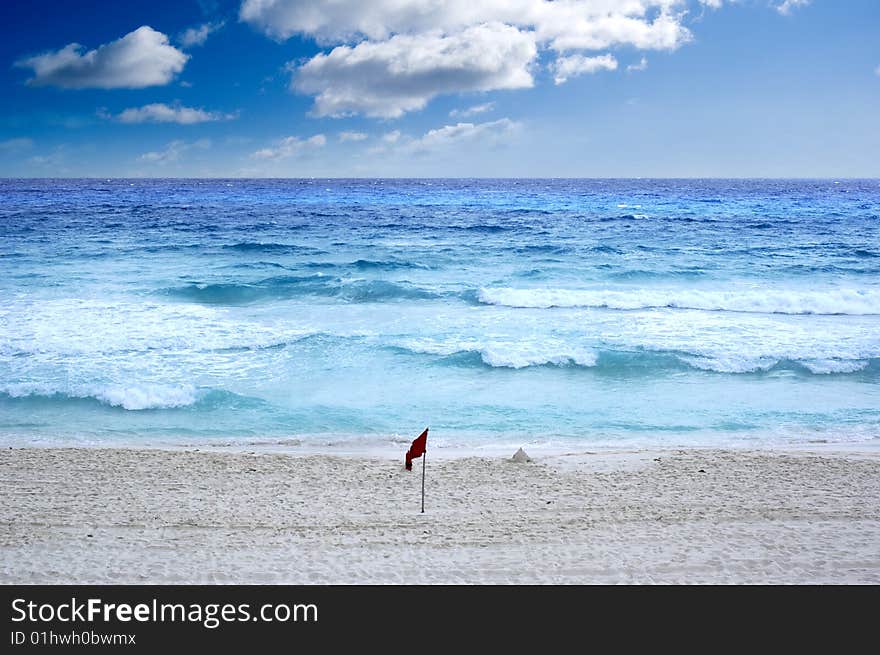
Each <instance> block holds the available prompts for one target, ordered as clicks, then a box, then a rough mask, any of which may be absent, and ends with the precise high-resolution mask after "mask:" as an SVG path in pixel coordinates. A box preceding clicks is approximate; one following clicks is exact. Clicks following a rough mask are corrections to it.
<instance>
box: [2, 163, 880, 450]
mask: <svg viewBox="0 0 880 655" xmlns="http://www.w3.org/2000/svg"><path fill="white" fill-rule="evenodd" d="M0 199H2V202H0V235H2V239H0V273H2V275H0V439H2V442H3V443H9V444H14V443H16V444H17V443H83V442H87V443H91V442H99V443H111V442H112V443H117V442H124V443H191V442H194V441H203V440H211V441H212V442H214V443H219V442H235V443H238V442H262V441H268V442H282V443H296V442H300V443H303V444H312V445H318V446H321V447H323V445H326V444H333V445H335V444H340V443H341V444H346V445H365V446H370V445H377V444H382V443H386V442H388V441H389V440H397V439H406V438H408V437H410V436H411V435H412V434H414V433H415V434H417V433H418V431H420V430H421V428H422V427H424V426H425V425H430V426H431V427H432V435H433V436H434V439H435V445H445V446H462V447H468V448H472V447H483V446H486V447H489V446H496V445H497V446H499V447H502V446H503V447H507V446H508V445H513V444H521V443H530V444H533V446H537V445H538V444H540V445H547V446H551V447H552V446H557V447H569V446H572V445H574V444H576V443H577V444H583V443H589V444H591V445H609V444H611V445H618V444H627V445H652V444H653V445H669V444H674V443H675V444H683V445H685V444H695V443H696V444H704V445H719V444H730V443H749V444H753V443H790V442H805V441H822V440H825V441H865V440H870V439H875V438H877V437H878V436H880V182H878V181H877V180H863V181H851V180H850V181H847V180H843V181H829V180H819V181H744V180H720V181H718V180H711V181H699V180H697V181H693V180H687V181H675V180H258V181H251V180H4V181H0ZM398 435H402V436H400V437H398Z"/></svg>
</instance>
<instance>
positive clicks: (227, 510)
mask: <svg viewBox="0 0 880 655" xmlns="http://www.w3.org/2000/svg"><path fill="white" fill-rule="evenodd" d="M511 454H512V453H511ZM529 454H530V455H532V457H533V461H531V462H528V463H512V462H510V461H506V460H505V458H502V457H456V458H445V459H437V458H434V459H431V460H429V461H428V470H427V473H428V475H427V481H428V485H427V511H426V513H425V514H424V515H422V514H420V513H419V497H420V486H419V485H420V482H421V461H417V462H416V465H415V467H414V470H413V471H412V472H410V473H407V472H406V471H404V470H403V462H402V455H401V458H395V459H393V460H392V459H390V458H381V457H365V456H343V457H340V456H328V455H307V456H303V455H298V456H292V455H285V454H277V453H267V452H258V453H254V454H248V453H243V452H238V453H231V452H205V451H204V450H202V451H200V452H193V451H185V450H134V449H97V448H91V449H86V448H71V449H38V448H24V449H7V450H3V451H0V496H2V500H3V502H2V506H0V582H3V583H7V584H8V583H151V584H152V583H258V584H259V583H293V584H312V583H317V584H325V583H337V584H353V583H367V584H374V583H380V584H384V583H489V584H504V583H519V584H544V583H554V584H555V583H576V584H581V583H710V584H717V583H745V584H752V583H819V584H825V583H871V584H876V583H878V582H880V456H878V453H877V452H870V451H868V452H855V451H854V452H832V451H821V452H778V451H744V450H687V451H657V452H648V451H637V452H602V453H572V454H566V455H560V454H557V455H552V456H550V455H545V456H535V455H534V454H532V453H529Z"/></svg>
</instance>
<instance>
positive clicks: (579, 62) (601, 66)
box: [553, 55, 617, 84]
mask: <svg viewBox="0 0 880 655" xmlns="http://www.w3.org/2000/svg"><path fill="white" fill-rule="evenodd" d="M615 69H617V60H616V59H615V58H614V57H613V56H611V55H600V56H598V57H584V56H583V55H571V56H569V57H559V58H558V59H557V60H556V63H555V64H554V66H553V71H554V75H553V81H554V82H555V83H556V84H563V83H564V82H566V81H567V80H568V78H570V77H576V76H578V75H583V74H584V73H596V72H598V71H601V70H608V71H613V70H615Z"/></svg>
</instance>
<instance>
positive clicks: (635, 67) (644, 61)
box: [626, 57, 648, 73]
mask: <svg viewBox="0 0 880 655" xmlns="http://www.w3.org/2000/svg"><path fill="white" fill-rule="evenodd" d="M647 68H648V58H647V57H642V58H641V59H640V60H639V63H638V64H630V65H629V66H627V67H626V72H627V73H632V72H633V71H643V70H645V69H647Z"/></svg>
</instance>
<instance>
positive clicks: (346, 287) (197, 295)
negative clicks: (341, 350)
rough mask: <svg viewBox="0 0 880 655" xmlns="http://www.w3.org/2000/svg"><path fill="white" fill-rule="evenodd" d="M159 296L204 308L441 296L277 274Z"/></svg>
mask: <svg viewBox="0 0 880 655" xmlns="http://www.w3.org/2000/svg"><path fill="white" fill-rule="evenodd" d="M158 293H159V294H161V295H165V296H170V297H173V298H177V299H179V300H185V301H188V302H194V303H199V304H205V305H246V304H250V303H254V302H259V301H262V300H284V299H290V298H298V297H302V296H318V297H325V298H337V299H339V300H343V301H346V302H352V303H367V302H388V301H394V300H426V299H432V298H439V297H440V296H441V294H439V293H437V292H434V291H432V290H430V289H425V288H422V287H419V286H416V285H414V284H411V283H409V282H405V281H402V282H389V281H386V280H362V279H359V280H346V279H342V278H338V277H333V276H329V275H322V274H315V275H304V276H298V275H280V276H275V277H270V278H265V279H263V280H258V281H255V282H221V283H213V284H197V283H193V284H188V285H185V286H181V287H171V288H166V289H160V290H159V292H158Z"/></svg>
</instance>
